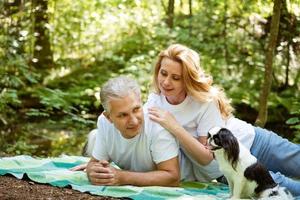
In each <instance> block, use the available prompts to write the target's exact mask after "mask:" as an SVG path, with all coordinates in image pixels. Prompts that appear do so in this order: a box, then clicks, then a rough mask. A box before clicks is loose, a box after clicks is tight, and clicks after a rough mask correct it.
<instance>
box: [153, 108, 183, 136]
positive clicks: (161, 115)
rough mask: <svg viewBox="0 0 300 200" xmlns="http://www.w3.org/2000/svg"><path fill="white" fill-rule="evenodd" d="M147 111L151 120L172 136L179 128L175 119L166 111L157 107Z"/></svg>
mask: <svg viewBox="0 0 300 200" xmlns="http://www.w3.org/2000/svg"><path fill="white" fill-rule="evenodd" d="M148 111H149V117H150V119H151V120H153V121H155V122H157V123H159V124H160V125H161V126H162V127H164V128H165V129H167V130H168V131H169V132H170V133H172V134H174V133H175V132H176V129H178V128H180V127H181V125H180V124H179V123H178V122H177V121H176V119H175V117H174V116H173V115H172V114H171V113H170V112H168V111H165V110H162V109H160V108H157V107H152V108H149V109H148Z"/></svg>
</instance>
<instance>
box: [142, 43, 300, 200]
mask: <svg viewBox="0 0 300 200" xmlns="http://www.w3.org/2000/svg"><path fill="white" fill-rule="evenodd" d="M153 83H154V88H155V90H156V93H154V94H150V95H149V99H148V101H147V103H146V104H145V108H148V111H149V114H150V118H151V119H152V120H154V121H156V122H158V123H159V124H161V125H162V126H163V127H164V128H166V129H167V130H169V132H171V133H172V134H173V135H174V136H175V137H176V138H177V139H178V140H179V142H180V145H181V147H182V155H181V156H182V158H183V159H182V160H183V161H186V160H189V161H190V169H192V171H193V172H194V175H195V178H196V179H198V176H197V174H201V172H204V173H205V172H206V171H207V170H208V172H209V173H210V172H212V173H211V174H209V177H206V178H216V177H217V176H219V175H220V174H218V173H217V172H216V173H217V174H213V171H214V170H211V171H209V168H205V167H203V166H205V165H207V164H209V165H208V167H209V166H212V167H213V169H215V167H216V164H214V163H211V161H212V160H213V156H212V154H211V153H210V151H209V150H208V149H207V148H206V147H205V145H206V139H207V133H208V131H209V129H211V128H212V127H215V126H221V127H222V126H225V127H227V128H228V129H230V130H231V131H232V132H233V134H234V135H235V136H236V137H237V138H238V139H239V140H240V141H241V142H242V143H243V144H244V145H245V146H246V147H248V149H250V151H251V153H252V154H253V155H254V156H255V157H257V159H258V160H259V161H260V162H261V163H263V164H264V165H265V166H266V167H267V169H268V170H270V173H271V175H272V177H273V178H274V180H275V182H277V183H279V184H280V185H281V186H284V187H287V188H288V189H289V190H290V191H291V192H292V193H293V194H294V195H297V196H298V195H300V182H299V181H295V180H293V179H290V178H288V177H286V176H289V177H293V178H298V179H299V178H300V171H299V170H298V168H299V167H300V146H299V145H296V144H293V143H291V142H289V141H288V140H286V139H283V138H281V137H280V136H278V135H277V134H275V133H273V132H271V131H268V130H265V129H261V128H258V127H253V126H252V125H250V124H248V123H246V122H244V121H242V120H239V119H237V118H234V117H233V115H232V111H233V109H232V107H231V105H230V102H229V100H228V99H227V98H226V96H225V94H224V93H223V92H222V90H221V89H219V88H217V87H215V86H213V85H212V78H211V77H209V76H207V75H206V74H205V73H204V71H203V69H201V67H200V59H199V56H198V54H197V53H196V52H195V51H193V50H191V49H189V48H187V47H185V46H183V45H180V44H174V45H171V46H169V47H168V48H167V49H166V50H164V51H162V52H161V53H160V54H159V58H158V61H157V63H156V65H155V69H154V81H153ZM187 163H188V162H187ZM196 163H198V164H196ZM199 164H200V165H199ZM181 167H182V166H181ZM206 167H207V166H206ZM182 176H185V175H184V174H182Z"/></svg>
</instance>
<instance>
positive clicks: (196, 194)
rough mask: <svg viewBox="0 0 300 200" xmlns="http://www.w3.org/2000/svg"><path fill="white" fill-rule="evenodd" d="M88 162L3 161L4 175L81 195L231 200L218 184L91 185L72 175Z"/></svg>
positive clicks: (82, 175)
mask: <svg viewBox="0 0 300 200" xmlns="http://www.w3.org/2000/svg"><path fill="white" fill-rule="evenodd" d="M87 161H88V158H86V157H79V156H61V157H58V158H42V159H41V158H33V157H31V156H24V155H22V156H15V157H3V158H0V175H5V174H11V175H13V176H15V177H16V178H18V179H22V178H23V177H24V175H25V174H26V175H27V176H28V178H29V179H31V180H32V181H35V182H38V183H47V184H50V185H53V186H57V187H66V186H71V187H72V188H73V189H74V190H78V191H80V192H89V193H91V194H94V195H101V196H111V197H128V198H132V199H143V200H145V199H159V200H161V199H227V198H228V197H229V190H228V187H227V186H226V185H223V184H218V183H200V182H183V183H182V184H181V187H158V186H151V187H136V186H129V185H128V186H95V185H91V183H90V182H89V180H88V179H87V176H86V173H85V172H83V171H76V172H73V171H70V170H69V169H70V168H71V167H74V166H76V165H78V164H82V163H85V162H87Z"/></svg>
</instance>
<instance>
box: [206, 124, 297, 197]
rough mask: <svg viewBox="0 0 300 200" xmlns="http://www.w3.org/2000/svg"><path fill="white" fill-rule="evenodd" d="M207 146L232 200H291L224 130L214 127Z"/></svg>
mask: <svg viewBox="0 0 300 200" xmlns="http://www.w3.org/2000/svg"><path fill="white" fill-rule="evenodd" d="M208 144H209V145H210V148H211V150H212V152H213V153H214V156H215V159H216V160H217V161H218V163H219V168H220V171H222V172H223V173H224V176H225V177H226V178H227V181H228V185H229V188H230V193H231V198H232V199H241V198H258V199H293V196H292V195H291V193H290V192H289V191H288V190H287V189H286V188H284V187H279V185H278V184H276V183H275V182H274V180H273V178H272V177H271V175H270V173H269V172H268V170H267V169H266V168H265V167H264V166H263V165H262V164H261V163H260V162H259V161H258V160H257V159H256V157H254V156H253V155H252V154H251V153H250V151H249V150H248V149H247V148H246V147H245V146H244V145H243V144H241V143H240V142H239V141H238V140H237V139H236V137H235V136H234V135H233V134H232V133H231V131H229V130H228V129H226V128H221V127H214V128H212V129H211V130H210V131H209V132H208Z"/></svg>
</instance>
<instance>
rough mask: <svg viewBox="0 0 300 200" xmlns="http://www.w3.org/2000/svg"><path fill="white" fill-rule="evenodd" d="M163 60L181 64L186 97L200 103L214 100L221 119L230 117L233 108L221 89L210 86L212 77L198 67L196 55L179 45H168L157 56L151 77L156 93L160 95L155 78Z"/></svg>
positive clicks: (198, 61) (198, 62) (198, 59)
mask: <svg viewBox="0 0 300 200" xmlns="http://www.w3.org/2000/svg"><path fill="white" fill-rule="evenodd" d="M163 58H169V59H171V60H173V61H176V62H178V63H180V64H181V66H182V78H183V84H184V87H185V89H186V91H187V94H188V95H190V96H192V97H193V98H195V99H196V100H198V101H200V102H208V101H211V100H216V101H217V102H218V105H219V109H220V112H221V114H222V116H223V118H228V117H229V116H231V115H232V111H233V108H232V106H231V105H230V101H229V99H228V98H227V97H226V95H225V93H224V92H223V89H221V88H219V87H217V86H214V85H212V84H213V80H212V77H211V76H208V75H206V74H205V72H204V70H203V69H202V68H201V67H200V57H199V55H198V53H197V52H195V51H194V50H192V49H189V48H188V47H186V46H183V45H181V44H173V45H170V46H169V47H168V48H167V49H165V50H163V51H162V52H161V53H160V54H159V57H158V60H157V62H156V64H155V68H154V77H153V86H154V89H155V91H156V92H157V93H160V90H159V87H158V80H157V77H158V73H159V70H160V66H161V61H162V59H163Z"/></svg>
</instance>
